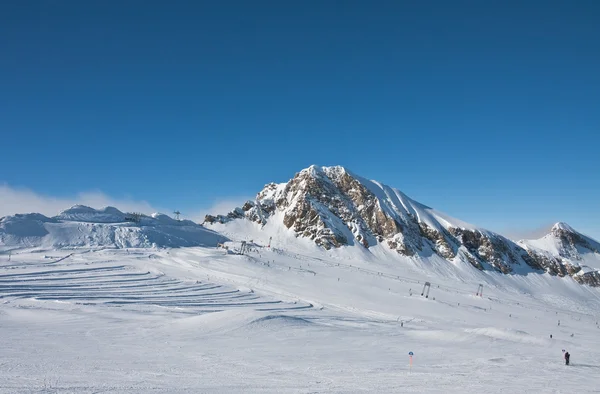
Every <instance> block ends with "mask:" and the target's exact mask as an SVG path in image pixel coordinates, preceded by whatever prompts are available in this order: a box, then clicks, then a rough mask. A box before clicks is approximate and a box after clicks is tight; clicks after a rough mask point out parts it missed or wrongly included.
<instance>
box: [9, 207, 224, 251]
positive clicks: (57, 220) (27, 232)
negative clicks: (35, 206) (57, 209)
mask: <svg viewBox="0 0 600 394" xmlns="http://www.w3.org/2000/svg"><path fill="white" fill-rule="evenodd" d="M224 240H226V238H225V237H223V236H221V235H219V234H217V233H215V232H214V231H211V230H208V229H206V228H204V227H203V226H201V225H198V224H196V223H194V222H192V221H189V220H181V221H178V220H175V219H172V218H170V217H169V216H167V215H163V214H157V213H155V214H153V215H151V216H146V215H142V214H126V213H123V212H121V211H119V210H118V209H116V208H113V207H106V208H104V209H100V210H96V209H93V208H90V207H86V206H83V205H75V206H73V207H71V208H70V209H67V210H65V211H63V212H61V213H60V214H59V215H57V216H54V217H51V218H49V217H46V216H44V215H41V214H39V213H29V214H17V215H13V216H6V217H3V218H1V219H0V245H5V246H17V247H25V246H29V247H39V246H41V247H53V248H69V247H90V246H91V247H116V248H130V247H152V246H157V247H182V246H215V245H216V244H217V243H219V242H223V241H224Z"/></svg>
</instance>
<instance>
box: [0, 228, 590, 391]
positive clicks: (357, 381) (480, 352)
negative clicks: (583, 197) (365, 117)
mask: <svg viewBox="0 0 600 394" xmlns="http://www.w3.org/2000/svg"><path fill="white" fill-rule="evenodd" d="M219 230H220V231H221V232H222V234H223V235H224V236H226V237H228V239H229V240H230V241H226V242H224V243H222V246H226V247H227V249H225V248H224V247H222V246H221V247H217V245H215V246H213V247H181V248H156V247H149V248H106V247H97V246H96V247H92V246H79V247H74V248H70V249H69V248H54V247H52V248H40V247H37V248H32V247H26V246H20V247H17V248H15V247H10V248H9V247H6V246H5V247H2V248H1V253H0V297H1V300H0V349H1V356H0V392H2V393H189V392H197V393H200V392H202V393H237V392H239V393H241V392H244V393H361V392H374V393H404V392H424V393H450V392H460V393H501V392H512V393H514V392H519V393H523V392H527V393H545V392H548V393H550V392H569V393H571V392H574V391H576V392H578V393H582V392H598V390H599V387H600V386H599V383H598V382H599V381H600V327H599V326H598V322H599V320H600V291H598V289H595V288H591V287H588V286H583V285H580V284H578V283H576V282H575V281H574V280H573V279H571V278H557V277H552V276H550V275H547V274H539V273H528V274H513V275H503V274H499V273H493V272H480V271H478V270H476V269H474V268H473V267H471V266H469V265H467V264H465V265H461V264H460V263H456V264H449V263H448V261H446V260H442V259H439V260H437V259H436V258H435V256H432V257H431V258H430V259H428V260H417V259H411V258H399V257H398V255H397V254H396V252H393V251H390V250H386V249H385V248H383V247H375V248H371V249H369V250H366V249H363V248H359V247H356V246H353V247H342V248H340V249H337V250H330V251H324V250H323V249H319V248H318V247H317V246H315V245H314V244H311V242H310V241H308V240H303V239H297V238H295V237H293V236H292V235H289V234H286V233H285V232H277V231H275V230H273V231H270V232H269V229H268V228H266V229H261V228H259V227H258V226H257V225H256V224H255V223H248V222H241V223H240V224H239V225H233V226H228V227H226V228H222V229H219ZM270 237H271V240H269V238H270ZM242 241H245V242H246V244H245V246H244V250H243V254H242V253H241V252H242V243H241V242H242ZM269 242H271V244H270V245H269ZM425 282H428V283H429V284H430V286H429V288H428V289H424V287H425ZM479 285H482V287H483V293H482V294H481V293H479V289H480V287H479ZM427 291H429V297H428V298H426V297H425V296H426V295H427ZM422 293H423V295H421V294H422ZM550 335H552V338H550ZM563 349H564V350H567V351H568V352H569V353H570V354H571V365H570V366H565V365H564V360H563V358H562V350H563ZM409 352H413V354H414V355H413V356H412V364H411V362H410V359H409Z"/></svg>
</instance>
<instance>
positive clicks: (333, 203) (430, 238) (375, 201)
mask: <svg viewBox="0 0 600 394" xmlns="http://www.w3.org/2000/svg"><path fill="white" fill-rule="evenodd" d="M277 213H280V214H282V223H281V224H282V225H283V226H284V227H285V228H286V229H287V230H288V231H292V232H293V233H294V234H295V235H296V237H302V238H308V239H310V240H312V241H314V242H315V244H317V245H318V246H320V247H322V248H324V249H326V250H328V249H331V248H339V247H342V246H356V245H360V247H363V248H366V249H368V248H370V247H372V246H375V245H385V247H387V248H389V249H391V250H395V251H396V252H397V253H398V254H400V255H403V256H408V257H413V256H414V257H418V258H427V257H428V256H430V255H431V254H432V253H434V254H436V255H439V256H440V257H442V258H444V259H446V260H447V261H448V262H449V263H452V262H454V261H456V260H457V259H458V260H461V261H466V262H468V263H469V264H470V265H472V266H473V267H475V268H476V269H479V270H494V271H499V272H502V273H504V274H510V273H514V272H516V271H522V270H531V271H545V272H547V273H549V274H551V275H558V276H571V277H573V278H574V279H575V280H577V281H578V282H580V283H585V284H589V285H593V286H600V272H599V271H598V269H600V258H599V259H598V261H599V264H598V265H596V264H595V263H594V264H592V266H589V265H587V264H580V262H588V261H589V258H588V257H589V255H590V254H591V255H593V256H595V255H598V256H599V257H600V244H598V242H597V241H594V240H592V239H590V238H589V237H586V236H584V235H582V234H580V233H578V232H577V231H575V230H574V229H573V228H571V227H570V226H569V225H567V224H566V223H563V222H558V223H557V224H556V225H555V226H554V227H553V229H552V231H551V234H553V236H554V237H555V238H556V239H559V240H560V244H561V245H556V247H555V248H554V249H552V248H550V249H548V245H549V243H548V245H542V244H540V243H539V242H537V243H536V242H535V240H529V241H527V240H525V241H519V242H515V241H512V240H510V239H508V238H506V237H504V236H502V235H500V234H498V233H495V232H493V231H490V230H486V229H484V228H481V227H478V226H474V225H472V224H470V223H467V222H464V221H461V220H459V219H455V218H453V217H451V216H449V215H447V214H445V213H442V212H440V211H437V210H435V209H433V208H431V207H428V206H426V205H424V204H421V203H419V202H417V201H415V200H412V199H411V198H410V197H408V196H407V195H406V194H404V193H403V192H401V191H400V190H398V189H395V188H392V187H389V186H387V185H384V184H382V183H380V182H377V181H373V180H368V179H366V178H363V177H361V176H359V175H356V174H354V173H353V172H352V171H349V170H347V169H346V168H344V167H341V166H333V167H321V166H316V165H312V166H310V167H308V168H306V169H303V170H302V171H300V172H298V173H296V174H295V176H294V177H293V178H292V179H290V180H289V181H288V182H286V183H280V184H276V183H269V184H267V185H265V187H264V188H263V189H262V190H261V191H260V192H259V193H258V194H257V196H256V199H255V200H254V201H252V200H249V201H246V203H245V204H243V205H242V206H241V207H239V208H236V209H234V210H233V211H231V212H229V213H228V214H226V215H207V216H206V217H205V221H204V224H206V225H213V224H216V223H220V224H224V225H226V224H227V223H228V222H230V221H235V220H250V221H252V222H256V223H258V224H259V225H261V226H264V225H265V224H266V223H267V222H268V221H270V220H273V218H274V217H275V216H278V215H276V214H277ZM557 242H558V241H557ZM595 245H598V247H596V246H595ZM561 250H562V253H561V252H560V251H561ZM567 251H569V253H567ZM583 255H585V258H584V257H583ZM592 260H594V261H595V258H594V259H592Z"/></svg>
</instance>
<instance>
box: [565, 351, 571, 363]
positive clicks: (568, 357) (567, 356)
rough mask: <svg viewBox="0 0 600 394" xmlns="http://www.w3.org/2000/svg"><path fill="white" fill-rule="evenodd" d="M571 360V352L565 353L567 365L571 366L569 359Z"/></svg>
mask: <svg viewBox="0 0 600 394" xmlns="http://www.w3.org/2000/svg"><path fill="white" fill-rule="evenodd" d="M570 358H571V355H570V354H569V352H566V353H565V365H569V359H570Z"/></svg>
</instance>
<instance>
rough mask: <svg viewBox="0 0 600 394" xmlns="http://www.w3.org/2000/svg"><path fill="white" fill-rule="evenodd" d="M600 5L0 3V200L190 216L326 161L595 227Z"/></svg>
mask: <svg viewBox="0 0 600 394" xmlns="http://www.w3.org/2000/svg"><path fill="white" fill-rule="evenodd" d="M598 20H600V2H597V1H594V0H590V1H545V2H541V1H501V2H491V1H452V2H450V1H424V2H416V1H413V2H402V1H382V2H367V1H343V2H338V1H303V2H282V1H252V2H250V1H222V2H212V1H211V2H209V1H197V2H193V1H175V2H165V1H160V2H159V1H133V0H129V1H125V2H118V1H112V0H108V1H103V2H82V1H22V2H1V3H0V131H1V136H2V137H1V139H0V142H1V143H2V147H3V149H2V155H1V156H0V164H1V167H0V168H1V169H0V184H4V186H3V187H4V189H5V191H6V190H8V191H7V192H6V193H5V194H0V195H4V196H5V197H4V198H5V201H4V206H7V204H6V202H7V201H8V199H9V198H10V197H9V195H10V196H15V195H16V196H20V194H19V193H25V194H27V195H29V196H30V197H32V196H33V197H32V198H34V199H35V198H38V199H39V201H42V203H43V202H44V201H54V202H57V201H58V202H63V201H64V202H67V201H73V200H77V199H78V198H80V197H81V196H82V193H87V194H86V195H89V194H90V193H92V194H94V195H97V196H100V198H99V200H97V201H99V202H104V201H115V202H117V203H118V202H123V201H127V202H128V203H130V202H131V203H133V202H136V201H145V203H144V204H147V205H148V206H151V207H158V208H160V209H161V210H165V211H170V210H173V209H179V210H181V211H182V212H184V213H188V215H190V216H193V215H195V214H198V212H203V211H205V210H207V209H210V208H209V207H211V206H213V205H214V204H218V203H219V202H221V201H225V202H230V201H232V200H234V201H237V200H240V202H242V200H243V199H245V198H247V197H250V196H253V195H254V194H255V193H256V192H258V191H259V190H260V189H261V188H262V186H263V185H264V184H266V183H268V182H271V181H275V182H284V181H287V180H288V179H289V178H291V177H292V176H293V175H294V174H295V173H296V172H297V171H299V170H300V169H302V168H305V167H307V166H309V165H310V164H319V165H336V164H339V165H344V166H346V167H348V168H349V169H351V170H352V171H354V172H355V173H357V174H360V175H362V176H364V177H367V178H372V179H377V180H379V181H381V182H384V183H386V184H389V185H391V186H394V187H397V188H398V189H400V190H402V191H404V192H405V193H406V194H408V195H409V196H411V197H413V198H414V199H416V200H418V201H421V202H423V203H425V204H427V205H430V206H433V207H436V208H437V209H439V210H441V211H444V212H446V213H448V214H450V215H452V216H455V217H458V218H460V219H462V220H465V221H469V222H472V223H475V224H477V225H480V226H484V227H488V228H490V229H493V230H496V231H504V232H513V231H516V232H518V231H529V230H531V229H536V228H538V227H540V226H545V225H547V224H548V223H552V222H555V221H559V220H562V221H566V222H568V223H570V224H571V225H572V226H574V227H575V228H577V229H579V230H580V231H583V232H587V233H588V234H590V235H593V236H595V237H596V238H600V226H599V223H600V210H599V209H598V202H599V201H600V176H599V175H598V170H599V169H600V159H599V158H598V154H597V152H598V139H599V137H598V132H599V129H600V71H599V70H600V24H599V23H598ZM10 193H12V194H10ZM36 196H37V197H36ZM102 199H104V200H102ZM94 201H96V200H94ZM22 205H23V209H25V208H28V206H27V205H26V204H25V203H23V204H22ZM0 213H1V212H0Z"/></svg>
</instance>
